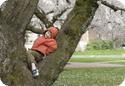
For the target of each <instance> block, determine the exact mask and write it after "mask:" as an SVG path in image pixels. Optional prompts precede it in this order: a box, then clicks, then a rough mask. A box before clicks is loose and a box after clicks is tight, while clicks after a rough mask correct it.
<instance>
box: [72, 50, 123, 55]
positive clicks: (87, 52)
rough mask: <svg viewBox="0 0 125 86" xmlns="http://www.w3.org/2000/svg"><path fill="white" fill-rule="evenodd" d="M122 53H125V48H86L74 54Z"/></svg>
mask: <svg viewBox="0 0 125 86" xmlns="http://www.w3.org/2000/svg"><path fill="white" fill-rule="evenodd" d="M121 54H125V49H112V50H110V49H107V50H86V51H84V52H75V53H74V55H121Z"/></svg>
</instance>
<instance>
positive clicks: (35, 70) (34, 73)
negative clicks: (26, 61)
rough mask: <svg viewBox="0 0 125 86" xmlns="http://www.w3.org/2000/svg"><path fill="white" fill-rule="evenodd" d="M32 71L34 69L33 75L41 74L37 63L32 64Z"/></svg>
mask: <svg viewBox="0 0 125 86" xmlns="http://www.w3.org/2000/svg"><path fill="white" fill-rule="evenodd" d="M31 71H32V75H33V77H37V76H39V70H38V69H37V67H36V65H35V63H32V64H31Z"/></svg>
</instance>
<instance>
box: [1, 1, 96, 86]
mask: <svg viewBox="0 0 125 86" xmlns="http://www.w3.org/2000/svg"><path fill="white" fill-rule="evenodd" d="M66 1H67V3H70V0H66ZM96 2H97V0H77V1H76V5H75V7H74V9H73V10H72V12H71V13H70V14H69V15H68V18H67V19H66V21H65V23H64V25H63V26H62V29H61V30H60V32H59V35H58V37H57V42H58V49H57V51H56V52H54V53H53V54H51V55H49V56H47V58H45V59H44V60H43V61H42V62H41V63H39V64H38V66H39V68H40V77H38V78H37V79H34V78H33V77H32V74H31V72H30V71H29V69H28V68H27V59H26V57H27V54H26V50H25V48H24V43H25V39H24V38H25V32H26V29H27V28H29V27H30V28H31V27H32V28H34V27H33V26H31V25H30V24H29V23H30V20H31V18H32V16H33V14H35V15H36V16H37V17H39V19H41V20H42V21H43V22H44V24H45V25H46V27H48V26H49V25H51V24H53V23H52V22H49V21H48V20H47V19H46V17H45V15H44V13H41V12H40V11H39V9H38V8H37V3H38V0H8V1H7V2H6V6H5V8H4V9H1V10H0V77H1V79H2V81H3V82H4V83H6V84H8V85H9V86H50V85H52V84H53V82H54V81H55V80H56V79H57V78H58V76H59V74H60V73H61V72H62V71H63V68H64V66H65V65H66V63H67V62H68V60H69V59H70V57H71V56H72V54H73V52H74V50H75V48H76V45H77V43H78V41H79V39H80V37H81V35H82V34H83V33H84V32H85V31H86V30H87V27H88V25H89V24H90V22H91V20H92V18H93V16H94V13H95V11H96V9H97V7H98V5H97V3H96ZM55 19H56V17H55V18H54V19H53V22H54V21H55ZM30 28H29V29H30ZM32 30H34V29H32Z"/></svg>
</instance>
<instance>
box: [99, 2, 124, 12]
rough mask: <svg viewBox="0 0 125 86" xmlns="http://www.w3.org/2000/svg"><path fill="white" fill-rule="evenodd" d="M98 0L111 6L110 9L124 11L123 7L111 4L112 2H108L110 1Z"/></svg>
mask: <svg viewBox="0 0 125 86" xmlns="http://www.w3.org/2000/svg"><path fill="white" fill-rule="evenodd" d="M100 1H101V3H102V4H103V5H105V6H107V7H109V8H111V9H113V10H114V11H118V10H121V11H125V8H120V7H118V6H115V5H113V4H110V3H109V2H107V1H103V0H100Z"/></svg>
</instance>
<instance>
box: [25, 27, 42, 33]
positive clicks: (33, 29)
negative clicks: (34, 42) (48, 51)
mask: <svg viewBox="0 0 125 86" xmlns="http://www.w3.org/2000/svg"><path fill="white" fill-rule="evenodd" d="M26 29H27V30H29V31H32V32H33V33H36V34H42V33H43V32H44V30H43V29H40V28H35V27H34V26H32V25H28V26H27V28H26Z"/></svg>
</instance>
